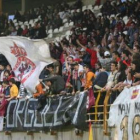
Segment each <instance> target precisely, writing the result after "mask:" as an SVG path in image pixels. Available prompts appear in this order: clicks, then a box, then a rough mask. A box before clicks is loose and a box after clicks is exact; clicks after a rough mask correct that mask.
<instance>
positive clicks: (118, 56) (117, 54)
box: [112, 51, 121, 63]
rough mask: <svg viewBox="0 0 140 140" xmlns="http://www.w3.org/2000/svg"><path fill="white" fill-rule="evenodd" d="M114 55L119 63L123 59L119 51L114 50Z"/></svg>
mask: <svg viewBox="0 0 140 140" xmlns="http://www.w3.org/2000/svg"><path fill="white" fill-rule="evenodd" d="M112 57H113V59H114V60H115V61H116V62H117V63H118V62H119V61H121V58H120V54H119V53H118V52H117V51H114V52H113V53H112Z"/></svg>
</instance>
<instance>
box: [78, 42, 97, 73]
mask: <svg viewBox="0 0 140 140" xmlns="http://www.w3.org/2000/svg"><path fill="white" fill-rule="evenodd" d="M77 44H78V45H79V46H81V47H82V48H84V49H85V50H86V52H88V53H89V54H90V56H91V58H90V65H91V68H92V71H93V72H95V63H96V62H97V52H96V51H95V48H94V47H92V48H91V49H88V48H86V47H85V46H83V45H82V44H81V43H80V42H79V41H78V40H77Z"/></svg>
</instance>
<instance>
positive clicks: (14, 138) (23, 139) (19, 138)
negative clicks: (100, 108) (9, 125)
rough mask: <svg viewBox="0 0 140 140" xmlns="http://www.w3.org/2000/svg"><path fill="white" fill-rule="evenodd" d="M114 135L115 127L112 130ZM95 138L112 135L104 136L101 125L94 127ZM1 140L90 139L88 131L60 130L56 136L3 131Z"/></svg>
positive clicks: (101, 139) (103, 139)
mask: <svg viewBox="0 0 140 140" xmlns="http://www.w3.org/2000/svg"><path fill="white" fill-rule="evenodd" d="M111 132H112V134H111V136H113V134H114V129H113V130H112V131H111ZM93 136H94V138H93V140H112V139H113V138H112V137H111V136H104V135H103V129H102V127H101V126H99V127H93ZM0 140H88V132H84V133H83V136H82V137H81V136H76V135H75V131H74V129H73V130H69V131H60V132H58V133H57V135H56V136H53V135H50V133H49V132H48V133H34V134H33V136H31V135H27V134H26V133H22V132H17V133H12V134H11V136H7V135H5V134H4V133H3V132H1V133H0Z"/></svg>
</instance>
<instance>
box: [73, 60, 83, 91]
mask: <svg viewBox="0 0 140 140" xmlns="http://www.w3.org/2000/svg"><path fill="white" fill-rule="evenodd" d="M73 67H74V70H73V72H72V81H73V87H74V89H75V91H80V90H81V86H82V83H81V80H80V77H81V76H82V75H83V71H84V69H83V66H82V65H80V64H78V63H77V62H75V63H74V64H73Z"/></svg>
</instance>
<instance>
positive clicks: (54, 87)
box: [44, 75, 65, 94]
mask: <svg viewBox="0 0 140 140" xmlns="http://www.w3.org/2000/svg"><path fill="white" fill-rule="evenodd" d="M44 81H46V82H45V83H46V85H47V86H48V87H49V90H50V93H51V94H60V93H61V91H63V90H64V89H65V82H64V79H63V78H62V77H61V76H60V75H55V76H52V77H50V78H46V79H44Z"/></svg>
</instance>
